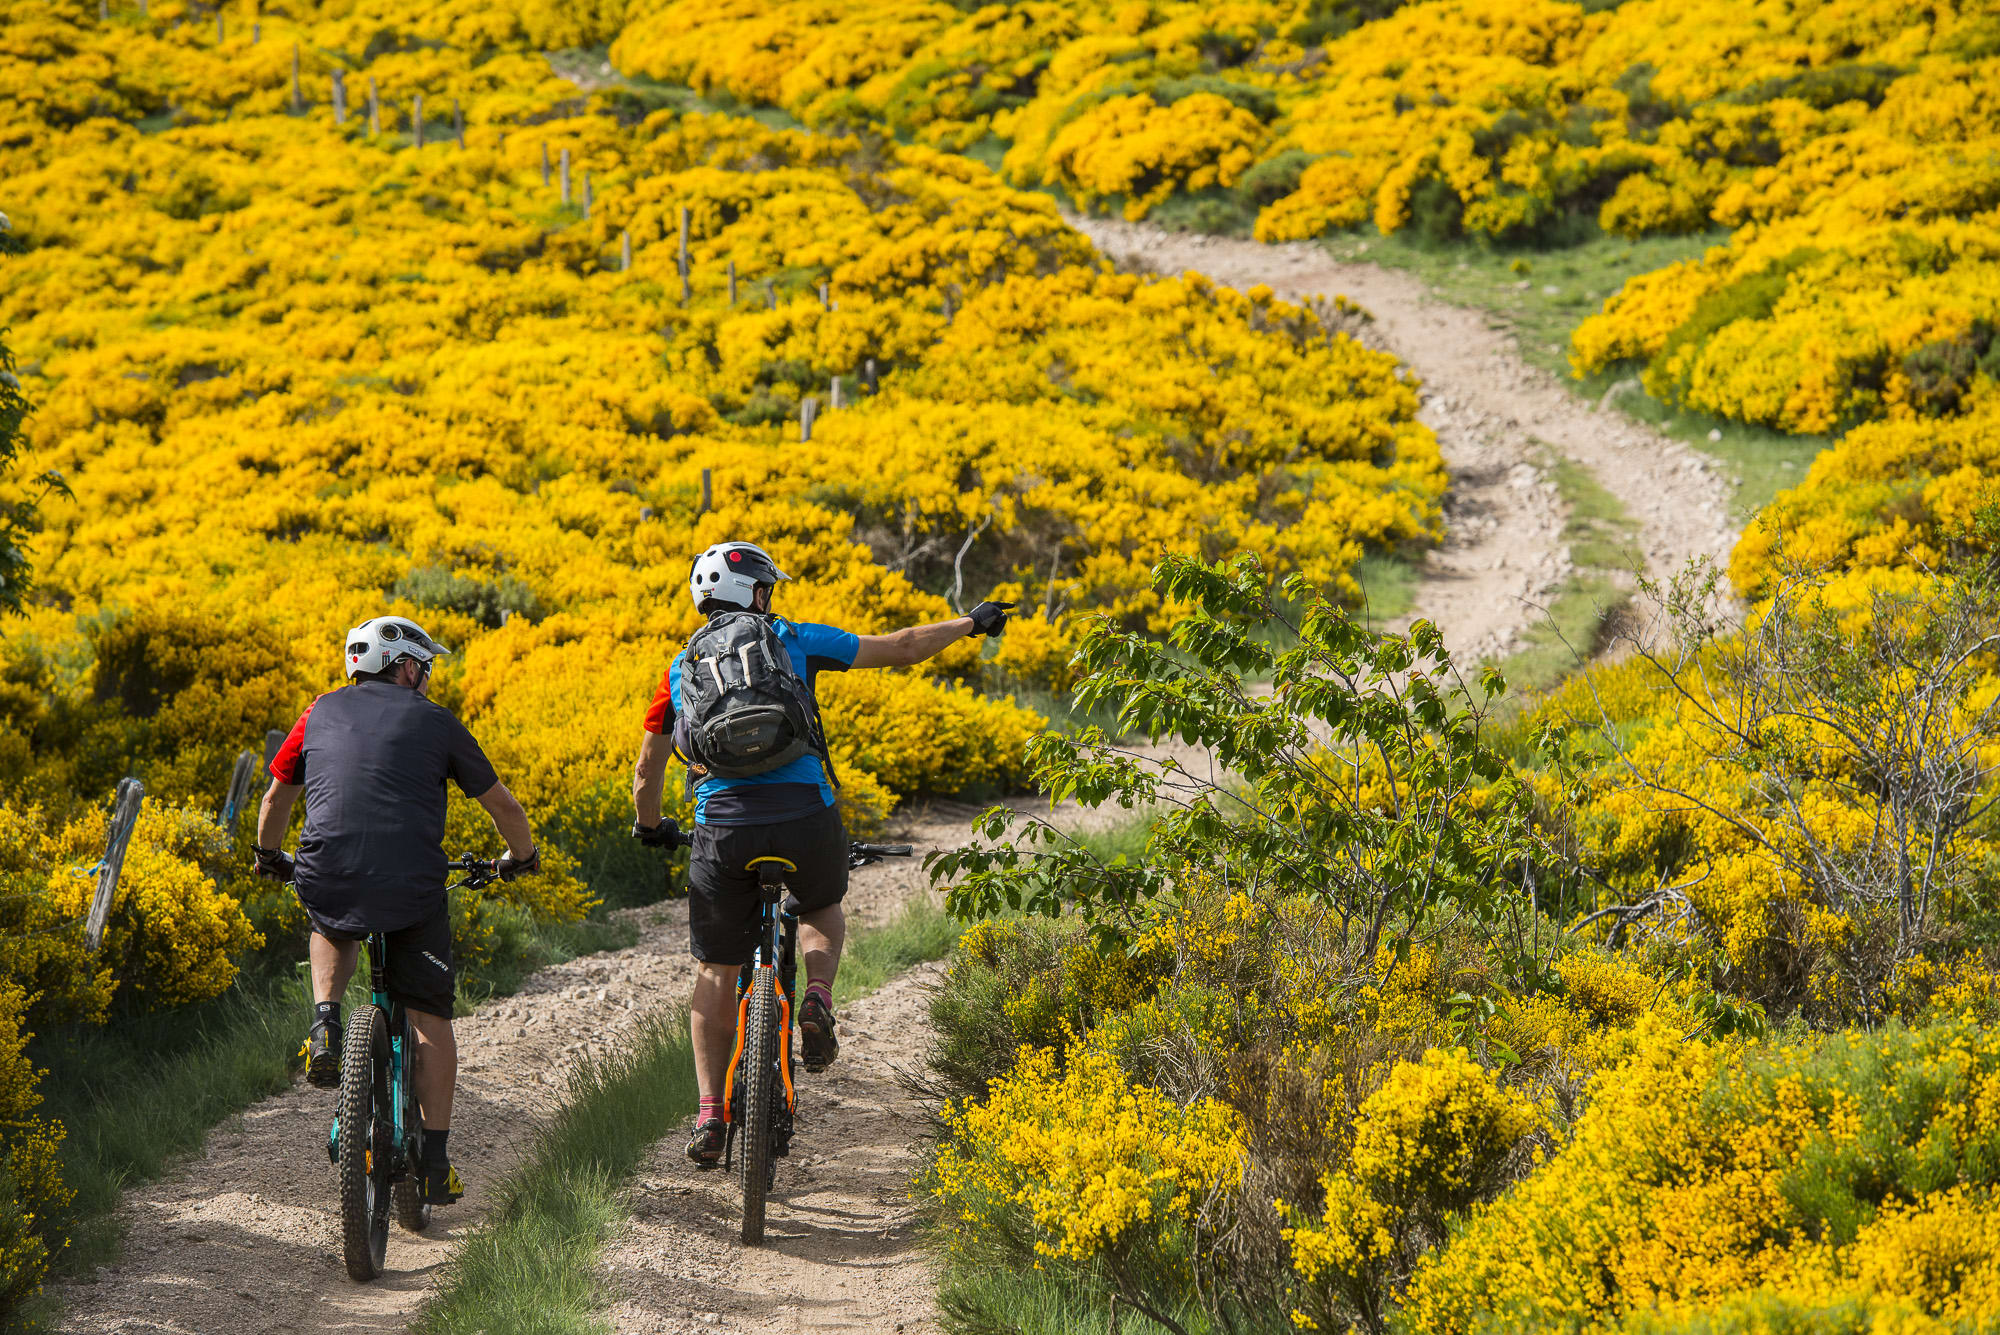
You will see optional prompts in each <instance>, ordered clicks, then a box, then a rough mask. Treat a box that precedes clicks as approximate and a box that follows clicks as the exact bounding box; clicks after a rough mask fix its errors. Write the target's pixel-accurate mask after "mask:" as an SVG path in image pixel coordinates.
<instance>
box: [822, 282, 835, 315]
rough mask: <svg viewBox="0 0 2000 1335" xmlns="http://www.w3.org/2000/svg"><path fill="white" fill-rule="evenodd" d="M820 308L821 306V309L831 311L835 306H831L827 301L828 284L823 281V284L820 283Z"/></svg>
mask: <svg viewBox="0 0 2000 1335" xmlns="http://www.w3.org/2000/svg"><path fill="white" fill-rule="evenodd" d="M819 308H820V309H821V310H823V311H830V310H832V309H833V307H832V306H831V305H830V304H828V302H827V299H826V284H825V283H821V284H820V285H819Z"/></svg>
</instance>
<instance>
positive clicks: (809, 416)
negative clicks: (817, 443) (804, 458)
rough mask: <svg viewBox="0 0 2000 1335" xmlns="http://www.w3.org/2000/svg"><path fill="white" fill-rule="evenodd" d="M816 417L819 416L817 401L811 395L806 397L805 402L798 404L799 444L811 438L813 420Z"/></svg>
mask: <svg viewBox="0 0 2000 1335" xmlns="http://www.w3.org/2000/svg"><path fill="white" fill-rule="evenodd" d="M817 416H819V400H818V399H815V398H813V397H812V396H811V395H807V396H806V398H805V400H804V401H803V402H802V403H800V404H799V442H800V443H801V444H803V443H805V442H806V441H809V440H811V439H812V438H813V419H814V418H815V417H817Z"/></svg>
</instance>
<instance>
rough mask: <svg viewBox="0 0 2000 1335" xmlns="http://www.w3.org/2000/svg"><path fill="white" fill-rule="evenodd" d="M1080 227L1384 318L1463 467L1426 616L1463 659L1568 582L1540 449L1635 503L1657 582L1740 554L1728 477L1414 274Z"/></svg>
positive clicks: (1205, 270) (1171, 266) (1384, 344)
mask: <svg viewBox="0 0 2000 1335" xmlns="http://www.w3.org/2000/svg"><path fill="white" fill-rule="evenodd" d="M1069 222H1070V224H1071V225H1072V226H1073V227H1075V228H1077V230H1079V231H1081V232H1083V233H1084V234H1085V235H1087V236H1088V237H1090V239H1091V240H1092V241H1094V242H1095V243H1096V244H1097V247H1098V249H1099V250H1101V251H1103V252H1104V253H1105V254H1106V255H1108V256H1110V257H1111V258H1113V259H1114V260H1122V259H1130V260H1134V261H1137V262H1139V263H1141V264H1143V265H1144V266H1146V267H1150V268H1152V269H1155V270H1158V271H1160V272H1163V273H1181V272H1184V271H1186V270H1189V269H1192V270H1195V271H1196V272H1199V273H1202V274H1205V275H1207V276H1208V277H1209V278H1212V279H1214V280H1215V281H1216V282H1218V283H1221V284H1223V285H1224V286H1227V287H1232V288H1237V289H1239V290H1241V289H1247V288H1250V287H1253V286H1255V285H1257V284H1259V283H1262V284H1264V285H1266V286H1268V287H1270V288H1271V289H1272V290H1273V291H1274V292H1276V293H1277V294H1278V295H1279V296H1280V297H1283V298H1285V299H1287V300H1293V301H1296V300H1300V299H1303V298H1307V297H1312V296H1316V295H1317V296H1325V297H1333V296H1336V295H1340V296H1345V297H1347V298H1348V299H1349V300H1351V301H1353V302H1355V303H1357V304H1358V305H1360V306H1361V307H1362V308H1363V309H1365V310H1366V311H1367V312H1368V313H1369V314H1370V315H1371V316H1372V317H1373V324H1372V325H1371V326H1370V328H1369V332H1368V333H1367V334H1366V335H1364V337H1365V338H1366V339H1367V341H1369V342H1370V343H1371V344H1373V345H1375V346H1378V347H1381V348H1384V349H1386V350H1387V351H1390V352H1393V353H1395V354H1396V355H1397V356H1398V357H1400V358H1402V360H1403V361H1404V362H1405V363H1406V364H1408V365H1409V367H1410V368H1411V370H1413V371H1414V372H1416V374H1417V376H1418V377H1419V378H1420V379H1421V380H1422V381H1423V383H1424V403H1423V409H1422V412H1421V414H1420V416H1421V418H1422V420H1423V421H1424V422H1426V423H1427V424H1428V425H1429V426H1430V427H1431V428H1432V429H1433V430H1435V431H1436V432H1437V434H1438V443H1439V444H1440V446H1442V448H1443V451H1444V457H1445V462H1446V463H1447V464H1448V465H1449V466H1450V468H1451V473H1452V487H1451V492H1450V494H1449V495H1448V496H1447V497H1446V499H1445V525H1446V536H1445V542H1444V545H1443V546H1442V547H1441V548H1439V549H1437V550H1435V551H1433V552H1431V553H1430V554H1429V558H1428V559H1427V560H1426V562H1425V566H1424V579H1423V582H1422V584H1421V585H1420V587H1419V590H1418V593H1417V607H1416V615H1418V616H1425V617H1429V618H1430V619H1431V620H1433V621H1435V622H1436V623H1437V624H1438V626H1439V628H1440V629H1442V630H1443V631H1444V634H1445V639H1446V642H1447V643H1448V644H1449V645H1450V646H1451V647H1452V649H1453V650H1454V652H1455V653H1457V654H1459V655H1461V656H1463V657H1469V658H1471V659H1474V660H1476V659H1478V658H1480V657H1484V656H1487V655H1499V654H1503V653H1505V652H1506V651H1507V649H1508V648H1509V647H1510V646H1511V645H1512V644H1513V643H1514V641H1515V639H1516V638H1517V637H1518V636H1519V634H1520V633H1521V631H1522V630H1524V629H1525V628H1526V627H1527V626H1529V625H1530V624H1531V623H1532V622H1533V621H1534V620H1535V619H1537V617H1538V616H1539V613H1537V612H1536V610H1535V608H1536V606H1537V605H1546V603H1547V601H1548V599H1549V598H1550V596H1551V595H1553V594H1554V593H1555V591H1556V590H1557V589H1559V588H1560V587H1561V586H1562V584H1563V582H1564V580H1565V579H1566V578H1567V576H1568V575H1569V573H1570V559H1569V551H1568V547H1567V544H1566V543H1565V542H1564V541H1563V532H1562V530H1563V522H1564V519H1565V513H1564V511H1565V507H1564V505H1563V502H1562V500H1561V498H1560V496H1559V495H1558V494H1557V492H1556V489H1555V487H1554V485H1553V484H1552V483H1551V482H1550V480H1549V479H1548V477H1547V476H1546V474H1545V472H1544V470H1543V469H1542V468H1541V467H1540V466H1539V465H1538V464H1537V462H1536V460H1537V456H1538V455H1539V454H1540V453H1541V451H1542V447H1543V446H1546V447H1547V448H1548V449H1549V450H1551V451H1553V452H1554V453H1556V454H1559V455H1562V456H1566V457H1567V458H1569V459H1572V460H1574V461H1576V462H1577V463H1579V464H1582V465H1583V466H1584V467H1586V468H1588V469H1589V470H1590V471H1591V472H1592V473H1593V474H1594V475H1595V476H1596V478H1597V480H1598V482H1599V483H1600V484H1602V485H1603V487H1604V488H1605V489H1606V490H1607V491H1609V492H1611V493H1612V494H1613V495H1614V496H1616V497H1617V498H1618V499H1619V501H1620V502H1622V503H1623V504H1624V506H1625V510H1626V513H1627V514H1628V515H1629V516H1630V517H1631V519H1632V520H1633V522H1634V523H1635V524H1636V525H1637V527H1638V539H1639V546H1640V549H1641V550H1642V551H1643V552H1644V553H1645V558H1646V568H1647V573H1648V574H1649V575H1652V576H1653V577H1655V578H1658V577H1662V576H1665V575H1668V574H1671V573H1673V572H1675V571H1677V570H1679V569H1680V568H1681V567H1682V566H1683V565H1685V564H1686V563H1687V562H1688V561H1690V560H1693V559H1695V558H1697V557H1703V556H1706V557H1711V558H1713V559H1715V560H1717V561H1726V560H1727V558H1728V556H1729V551H1730V548H1732V547H1733V546H1734V545H1735V542H1736V534H1737V530H1736V526H1735V525H1734V524H1733V523H1732V522H1731V520H1730V517H1729V507H1728V489H1727V487H1726V485H1725V482H1724V479H1723V478H1722V476H1721V475H1720V473H1719V472H1718V469H1717V465H1715V464H1714V463H1713V462H1712V461H1710V460H1708V459H1706V458H1704V457H1702V456H1701V455H1700V454H1698V453H1697V452H1695V451H1694V450H1691V449H1689V448H1688V447H1687V446H1686V445H1683V444H1682V443H1681V442H1679V441H1677V440H1673V439H1672V438H1670V437H1667V436H1663V435H1661V434H1660V433H1658V432H1656V431H1654V430H1652V429H1651V428H1649V427H1647V426H1645V425H1643V424H1641V423H1638V422H1635V421H1633V420H1632V419H1631V418H1628V417H1626V416H1625V415H1624V414H1622V413H1620V412H1618V411H1617V410H1616V409H1615V408H1607V409H1602V410H1593V408H1592V407H1591V406H1590V405H1588V404H1586V403H1584V402H1582V401H1580V400H1579V399H1578V398H1577V397H1576V396H1575V395H1573V394H1571V393H1570V392H1569V391H1567V390H1566V389H1564V388H1563V387H1562V386H1561V385H1560V384H1558V383H1557V382H1556V381H1555V379H1554V378H1553V377H1552V376H1549V375H1547V374H1545V373H1544V372H1542V371H1539V370H1536V369H1535V368H1533V367H1531V366H1529V365H1528V364H1527V363H1525V362H1523V361H1522V360H1521V358H1520V355H1519V354H1518V352H1516V350H1515V348H1514V345H1513V340H1512V338H1511V337H1510V336H1509V335H1508V334H1507V333H1505V332H1504V331H1502V330H1498V329H1495V328H1493V327H1492V326H1490V325H1489V324H1488V323H1487V319H1486V317H1485V316H1484V315H1483V314H1481V313H1480V312H1478V311H1474V310H1468V309H1466V308H1464V307H1462V306H1453V305H1451V304H1449V303H1447V302H1445V301H1442V300H1440V299H1439V298H1437V297H1435V296H1433V295H1431V293H1430V292H1429V290H1428V289H1427V288H1425V287H1424V285H1423V284H1422V283H1421V282H1419V281H1418V280H1417V279H1415V278H1413V277H1411V276H1410V275H1408V274H1405V273H1400V272H1398V271H1396V270H1393V269H1385V268H1380V267H1378V266H1375V265H1371V264H1343V263H1340V262H1339V261H1336V260H1335V259H1333V258H1332V257H1331V256H1330V255H1328V254H1327V253H1326V252H1325V251H1324V250H1322V249H1321V248H1320V247H1318V246H1315V245H1312V244H1310V243H1307V242H1293V243H1290V244H1286V245H1277V246H1267V245H1259V244H1258V243H1256V242H1254V241H1243V240H1235V239H1232V238H1227V237H1205V236H1195V235H1184V234H1179V233H1172V232H1164V231H1161V230H1160V229H1159V228H1157V227H1152V226H1148V225H1146V224H1143V223H1127V222H1122V221H1115V220H1107V219H1100V218H1078V217H1071V218H1070V219H1069Z"/></svg>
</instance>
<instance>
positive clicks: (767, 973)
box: [737, 965, 784, 1247]
mask: <svg viewBox="0 0 2000 1335" xmlns="http://www.w3.org/2000/svg"><path fill="white" fill-rule="evenodd" d="M743 1027H744V1034H743V1069H742V1070H741V1071H740V1072H738V1073H737V1078H738V1079H740V1080H742V1082H743V1126H742V1129H741V1131H740V1132H739V1134H740V1136H741V1137H742V1144H743V1241H744V1243H745V1244H747V1245H748V1246H752V1247H755V1246H757V1245H759V1244H760V1243H762V1242H763V1241H764V1197H765V1194H766V1193H767V1192H768V1191H769V1190H770V1188H771V1178H772V1175H773V1174H774V1173H775V1172H776V1170H777V1164H776V1161H775V1160H774V1159H773V1158H772V1157H771V1119H772V1117H773V1116H774V1115H775V1113H776V1110H777V1100H779V1099H781V1098H783V1097H784V1094H783V1093H782V1091H780V1090H779V1089H778V1075H777V1062H778V972H777V970H776V969H773V968H771V967H769V966H768V965H766V966H764V967H761V968H758V969H757V970H755V971H754V972H753V974H752V975H751V980H750V1004H749V1006H748V1007H747V1008H746V1009H745V1011H744V1015H743Z"/></svg>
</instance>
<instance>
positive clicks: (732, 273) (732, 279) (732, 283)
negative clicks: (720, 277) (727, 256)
mask: <svg viewBox="0 0 2000 1335" xmlns="http://www.w3.org/2000/svg"><path fill="white" fill-rule="evenodd" d="M729 306H730V309H731V310H734V309H735V308H736V261H735V260H731V261H729Z"/></svg>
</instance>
